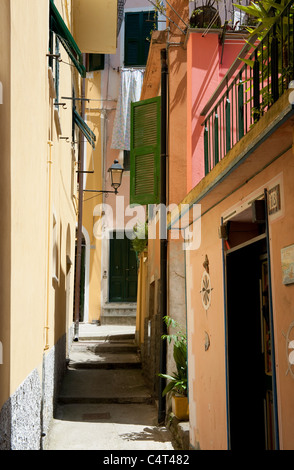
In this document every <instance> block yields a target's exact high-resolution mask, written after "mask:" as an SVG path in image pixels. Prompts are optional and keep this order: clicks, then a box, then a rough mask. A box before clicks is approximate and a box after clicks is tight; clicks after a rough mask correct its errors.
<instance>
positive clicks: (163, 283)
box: [158, 49, 168, 423]
mask: <svg viewBox="0 0 294 470" xmlns="http://www.w3.org/2000/svg"><path fill="white" fill-rule="evenodd" d="M167 76H168V66H167V51H166V49H162V50H161V159H160V175H161V176H160V203H161V209H160V288H161V292H160V315H161V319H160V359H159V360H160V362H159V370H160V373H161V374H166V341H162V340H161V336H162V335H163V334H166V333H167V328H166V324H165V322H164V321H163V317H164V316H166V315H167V230H166V223H167V220H166V183H167V182H166V168H167V164H166V159H167V132H166V129H167ZM164 387H165V379H163V378H161V377H160V378H159V397H158V422H159V423H164V421H165V415H166V399H165V397H163V396H162V392H163V389H164Z"/></svg>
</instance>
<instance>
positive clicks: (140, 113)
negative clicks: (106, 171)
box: [130, 97, 161, 205]
mask: <svg viewBox="0 0 294 470" xmlns="http://www.w3.org/2000/svg"><path fill="white" fill-rule="evenodd" d="M160 150H161V149H160V97H156V98H151V99H149V100H144V101H138V102H136V103H132V105H131V165H130V203H131V204H141V205H147V204H158V203H159V202H160Z"/></svg>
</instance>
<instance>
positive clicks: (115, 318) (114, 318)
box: [101, 315, 136, 326]
mask: <svg viewBox="0 0 294 470" xmlns="http://www.w3.org/2000/svg"><path fill="white" fill-rule="evenodd" d="M117 324H121V325H133V326H135V325H136V315H105V316H101V325H102V326H103V325H117Z"/></svg>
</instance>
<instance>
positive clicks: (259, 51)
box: [202, 0, 294, 174]
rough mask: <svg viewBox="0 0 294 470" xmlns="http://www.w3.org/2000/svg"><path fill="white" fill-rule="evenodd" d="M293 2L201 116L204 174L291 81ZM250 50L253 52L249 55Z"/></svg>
mask: <svg viewBox="0 0 294 470" xmlns="http://www.w3.org/2000/svg"><path fill="white" fill-rule="evenodd" d="M293 4H294V0H291V1H290V2H289V3H288V5H287V6H286V7H285V9H284V10H283V11H282V12H281V14H280V15H279V16H278V17H276V21H275V22H274V24H273V25H272V27H271V28H270V29H269V31H268V32H267V34H266V35H265V36H264V37H263V39H262V40H261V41H260V42H259V43H258V45H257V46H256V47H255V48H251V50H250V48H249V51H248V52H247V55H246V57H245V58H243V59H242V60H240V65H239V64H238V66H237V67H236V70H235V73H234V76H233V77H231V76H226V77H225V78H224V80H223V82H224V83H226V86H225V88H224V87H222V88H223V92H222V94H221V96H220V97H219V99H218V97H216V98H215V101H214V103H213V104H212V106H213V107H211V106H210V111H209V110H208V111H207V113H206V114H205V119H204V122H203V124H202V125H203V126H204V166H205V174H207V173H209V172H210V171H211V169H212V168H213V167H214V166H215V165H216V164H217V163H218V162H219V161H220V160H221V159H223V158H224V156H225V155H226V154H227V153H228V151H229V150H230V149H231V148H232V147H233V146H234V145H235V144H236V143H237V142H238V141H239V140H240V139H241V138H242V137H243V136H244V135H245V134H246V133H247V132H248V131H249V130H250V128H251V127H252V125H254V124H255V123H256V122H257V121H258V120H259V119H260V117H261V116H262V115H263V114H264V113H266V112H267V110H268V109H269V108H270V107H271V106H272V104H273V103H274V102H275V101H277V100H278V98H279V97H280V96H281V95H282V94H283V93H284V91H285V90H286V89H287V88H288V86H289V83H290V81H291V80H293V79H294V47H293V45H294V27H293V16H294V5H293ZM252 49H254V50H253V51H252Z"/></svg>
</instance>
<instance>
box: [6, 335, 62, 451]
mask: <svg viewBox="0 0 294 470" xmlns="http://www.w3.org/2000/svg"><path fill="white" fill-rule="evenodd" d="M65 345H66V337H65V336H63V337H62V338H61V339H60V340H59V341H58V342H57V344H56V345H55V347H53V348H52V349H50V351H49V352H48V353H47V354H44V357H43V364H42V371H41V375H40V370H39V369H34V370H33V371H32V372H31V373H30V374H29V375H28V376H27V378H26V379H25V380H24V381H23V382H22V384H20V386H19V387H18V389H17V390H16V391H15V392H14V393H13V395H12V396H11V397H10V398H9V399H8V400H7V401H6V403H4V405H3V407H2V409H1V411H0V450H39V449H41V448H42V447H43V443H42V440H43V437H44V438H46V434H47V432H48V429H49V425H50V422H51V419H52V417H53V413H54V404H55V399H56V397H57V393H58V390H59V386H60V383H61V380H62V377H63V374H64V372H65V367H66V355H65Z"/></svg>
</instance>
